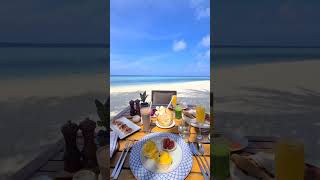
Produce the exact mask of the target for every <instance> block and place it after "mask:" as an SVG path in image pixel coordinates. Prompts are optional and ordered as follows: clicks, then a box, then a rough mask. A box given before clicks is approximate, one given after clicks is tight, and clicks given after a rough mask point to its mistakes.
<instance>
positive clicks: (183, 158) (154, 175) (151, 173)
mask: <svg viewBox="0 0 320 180" xmlns="http://www.w3.org/2000/svg"><path fill="white" fill-rule="evenodd" d="M166 137H168V138H170V139H172V140H174V141H175V142H176V146H177V148H176V149H175V150H174V151H172V152H169V153H170V155H171V156H172V158H173V164H172V165H171V166H170V167H169V169H167V170H159V169H158V168H157V165H155V162H154V160H146V159H145V158H144V156H143V154H142V153H141V151H142V147H143V145H144V143H146V142H147V141H148V140H150V139H152V140H156V141H157V142H158V143H159V142H160V143H161V140H162V139H163V138H166ZM158 143H157V146H159V144H158ZM160 145H161V144H160ZM192 163H193V157H192V153H191V151H190V149H189V146H188V144H187V143H185V141H184V139H182V138H181V137H180V136H178V135H176V134H172V133H152V134H148V135H146V136H145V137H143V138H142V139H141V140H140V141H138V142H137V143H136V144H135V145H134V146H133V147H132V149H131V153H130V169H131V171H132V173H133V174H134V176H135V177H136V178H137V179H139V180H149V179H153V180H164V179H165V180H169V179H170V180H171V179H177V180H184V179H185V178H186V177H187V176H188V174H189V173H190V171H191V168H192Z"/></svg>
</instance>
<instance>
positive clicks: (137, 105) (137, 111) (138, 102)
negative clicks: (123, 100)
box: [135, 99, 141, 116]
mask: <svg viewBox="0 0 320 180" xmlns="http://www.w3.org/2000/svg"><path fill="white" fill-rule="evenodd" d="M135 103H136V107H135V109H136V114H137V115H139V116H141V114H140V100H139V99H136V100H135Z"/></svg>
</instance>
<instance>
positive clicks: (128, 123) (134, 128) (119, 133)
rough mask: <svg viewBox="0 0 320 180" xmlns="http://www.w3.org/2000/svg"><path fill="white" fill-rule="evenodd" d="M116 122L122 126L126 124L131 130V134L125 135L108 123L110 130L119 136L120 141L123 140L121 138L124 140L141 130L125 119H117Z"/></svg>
mask: <svg viewBox="0 0 320 180" xmlns="http://www.w3.org/2000/svg"><path fill="white" fill-rule="evenodd" d="M117 121H121V122H122V123H123V124H126V125H127V126H128V127H130V128H131V129H132V132H131V133H128V134H125V133H124V132H122V131H121V130H120V129H119V128H118V127H117V126H115V125H113V124H112V123H110V128H111V129H112V130H113V131H115V132H116V133H117V134H118V135H119V138H120V139H123V138H125V137H127V136H129V135H131V134H133V133H135V132H137V131H139V130H140V129H141V128H140V127H139V126H137V125H136V124H135V123H133V122H132V121H130V120H129V119H127V118H125V117H121V118H119V119H117Z"/></svg>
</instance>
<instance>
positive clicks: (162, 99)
mask: <svg viewBox="0 0 320 180" xmlns="http://www.w3.org/2000/svg"><path fill="white" fill-rule="evenodd" d="M172 95H177V91H160V90H153V91H152V92H151V101H152V104H153V105H168V104H169V102H170V101H171V96H172Z"/></svg>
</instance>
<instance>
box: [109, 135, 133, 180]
mask: <svg viewBox="0 0 320 180" xmlns="http://www.w3.org/2000/svg"><path fill="white" fill-rule="evenodd" d="M133 144H134V142H131V141H130V143H129V146H128V148H127V149H126V153H125V155H124V157H123V158H122V160H121V163H120V165H119V167H118V170H117V171H116V174H115V176H114V177H113V178H114V179H118V177H119V174H120V171H121V169H122V166H123V163H124V161H125V160H126V157H127V154H128V152H129V150H130V148H131V147H132V146H133Z"/></svg>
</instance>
